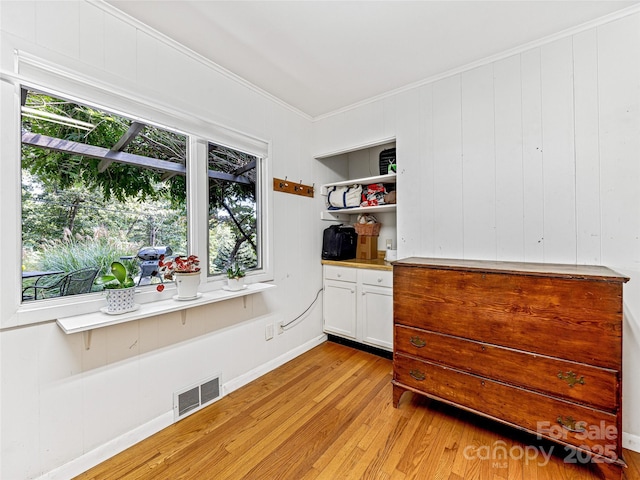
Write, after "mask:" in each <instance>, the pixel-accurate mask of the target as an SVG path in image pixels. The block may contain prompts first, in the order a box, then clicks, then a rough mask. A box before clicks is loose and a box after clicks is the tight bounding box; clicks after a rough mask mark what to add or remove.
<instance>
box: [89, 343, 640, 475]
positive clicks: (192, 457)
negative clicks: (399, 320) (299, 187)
mask: <svg viewBox="0 0 640 480" xmlns="http://www.w3.org/2000/svg"><path fill="white" fill-rule="evenodd" d="M391 376H392V363H391V361H390V360H387V359H383V358H380V357H377V356H375V355H372V354H369V353H365V352H361V351H359V350H355V349H352V348H350V347H347V346H343V345H338V344H335V343H331V342H327V343H324V344H322V345H320V346H319V347H316V348H314V349H313V350H311V351H309V352H307V353H305V354H303V355H301V356H300V357H298V358H296V359H294V360H293V361H291V362H289V363H287V364H286V365H283V366H282V367H280V368H278V369H277V370H274V371H273V372H270V373H269V374H267V375H265V376H263V377H261V378H259V379H257V380H256V381H254V382H252V383H250V384H249V385H247V386H245V387H243V388H241V389H239V390H237V391H235V392H233V393H231V394H229V395H227V396H226V397H225V398H223V399H221V400H219V401H218V402H216V403H214V404H212V405H210V406H209V407H207V408H205V409H203V410H201V411H199V412H196V413H195V414H193V415H191V416H189V417H186V418H185V419H183V420H181V421H180V422H178V423H176V424H174V425H172V426H170V427H168V428H166V429H164V430H162V431H161V432H158V433H157V434H156V435H154V436H152V437H150V438H148V439H146V440H144V441H142V442H141V443H139V444H137V445H135V446H133V447H132V448H130V449H128V450H126V451H124V452H122V453H121V454H119V455H116V456H115V457H113V458H111V459H109V460H107V461H106V462H104V463H102V464H100V465H98V466H96V467H95V468H93V469H91V470H89V471H88V472H85V473H84V474H82V475H80V476H78V477H77V478H78V479H127V480H129V479H149V480H150V479H154V480H157V479H172V480H173V479H216V480H222V479H234V480H236V479H251V480H261V479H265V480H272V479H283V480H284V479H287V480H288V479H290V480H311V479H326V480H334V479H367V480H369V479H376V480H377V479H379V480H385V479H398V480H405V479H418V480H428V479H437V480H474V479H478V480H516V479H517V480H592V479H597V478H598V476H597V475H596V473H594V472H592V471H591V469H590V468H589V466H582V465H575V464H572V463H567V462H565V461H564V460H565V459H568V460H569V461H570V460H571V459H572V458H575V456H573V457H571V455H570V454H569V453H567V452H565V451H564V449H563V447H560V446H557V445H553V444H551V443H546V442H544V441H538V440H536V438H535V437H533V436H530V435H527V434H525V433H522V432H519V431H517V430H515V429H511V428H508V427H505V426H503V425H501V424H498V423H495V422H492V421H489V420H486V419H483V418H480V417H478V416H475V415H472V414H470V413H467V412H464V411H462V410H459V409H456V408H453V407H449V406H447V405H443V404H441V403H439V402H435V401H431V400H428V399H426V398H424V397H421V396H418V395H413V394H411V393H405V394H404V396H403V397H402V399H401V402H400V406H399V408H398V409H395V408H393V405H392V398H391V397H392V392H391V383H390V381H391ZM550 450H552V451H553V453H554V455H551V456H548V454H549V452H550ZM543 454H544V455H543ZM625 458H626V460H627V462H628V464H629V468H628V469H627V472H626V475H627V480H640V454H638V453H634V452H631V451H625Z"/></svg>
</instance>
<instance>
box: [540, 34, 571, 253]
mask: <svg viewBox="0 0 640 480" xmlns="http://www.w3.org/2000/svg"><path fill="white" fill-rule="evenodd" d="M540 52H541V55H540V59H541V85H542V141H543V153H542V155H543V159H544V165H543V175H544V212H545V218H544V260H545V262H548V263H574V262H575V261H576V204H575V188H576V187H575V183H576V178H575V151H574V122H573V69H572V65H573V49H572V41H571V38H564V39H562V40H557V41H555V42H553V43H550V44H547V45H545V46H543V47H542V48H541V51H540Z"/></svg>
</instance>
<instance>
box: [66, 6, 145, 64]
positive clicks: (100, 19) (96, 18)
mask: <svg viewBox="0 0 640 480" xmlns="http://www.w3.org/2000/svg"><path fill="white" fill-rule="evenodd" d="M104 17H105V13H104V12H103V11H101V10H99V9H97V8H95V7H93V6H92V5H90V4H88V3H85V2H81V3H80V25H79V30H80V38H82V39H83V40H82V42H80V56H79V59H80V61H81V62H83V63H85V64H87V65H91V66H92V67H95V68H99V69H104V66H105V63H104V61H105V41H106V38H107V37H106V35H105V34H104V29H105V18H104ZM137 34H138V35H137V37H138V38H139V37H140V32H137ZM138 42H139V40H138V39H137V42H136V47H137V44H138ZM138 58H140V57H139V55H138Z"/></svg>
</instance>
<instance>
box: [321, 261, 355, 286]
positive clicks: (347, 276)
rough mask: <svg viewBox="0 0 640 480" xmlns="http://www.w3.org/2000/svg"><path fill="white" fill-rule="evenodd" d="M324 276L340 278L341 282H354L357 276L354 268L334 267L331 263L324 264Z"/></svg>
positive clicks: (327, 278)
mask: <svg viewBox="0 0 640 480" xmlns="http://www.w3.org/2000/svg"><path fill="white" fill-rule="evenodd" d="M324 278H325V279H326V280H340V281H342V282H354V283H355V281H356V278H357V270H356V269H355V268H347V267H336V266H333V265H325V266H324Z"/></svg>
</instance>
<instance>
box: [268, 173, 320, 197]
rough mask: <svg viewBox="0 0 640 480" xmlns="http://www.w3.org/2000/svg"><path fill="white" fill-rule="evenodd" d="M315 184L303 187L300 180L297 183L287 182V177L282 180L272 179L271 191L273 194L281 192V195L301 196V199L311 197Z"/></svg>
mask: <svg viewBox="0 0 640 480" xmlns="http://www.w3.org/2000/svg"><path fill="white" fill-rule="evenodd" d="M315 185H316V184H315V183H314V184H313V185H305V184H303V183H302V180H300V181H299V182H298V183H296V182H292V181H290V180H287V177H284V180H283V179H281V178H275V177H274V179H273V190H274V191H275V192H283V193H291V194H293V195H302V196H303V197H312V198H313V194H314V190H315Z"/></svg>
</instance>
